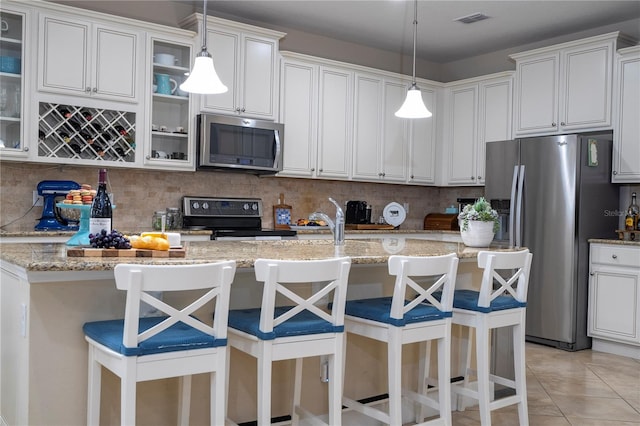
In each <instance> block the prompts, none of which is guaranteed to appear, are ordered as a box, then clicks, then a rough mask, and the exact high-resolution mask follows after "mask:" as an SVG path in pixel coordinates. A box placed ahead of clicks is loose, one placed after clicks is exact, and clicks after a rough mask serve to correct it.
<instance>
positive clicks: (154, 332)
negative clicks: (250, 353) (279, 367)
mask: <svg viewBox="0 0 640 426" xmlns="http://www.w3.org/2000/svg"><path fill="white" fill-rule="evenodd" d="M235 271H236V264H235V262H234V261H226V262H219V263H213V264H202V265H134V264H119V265H116V267H115V270H114V274H115V280H116V287H117V288H118V289H119V290H126V291H127V298H126V307H125V316H124V319H116V320H108V321H96V322H88V323H85V324H84V326H83V330H84V333H85V339H86V340H87V342H89V389H88V393H89V394H88V401H87V424H89V425H97V424H99V421H100V382H101V374H102V367H105V368H107V369H109V370H111V371H112V372H113V373H114V374H116V375H117V376H118V377H120V389H121V395H120V410H121V413H120V419H121V421H120V422H121V424H122V425H134V424H136V385H137V382H143V381H147V380H156V379H164V378H169V377H180V378H181V379H180V393H181V395H180V401H179V404H178V407H179V408H178V417H179V419H178V420H179V422H180V424H183V425H188V424H189V409H190V395H191V375H192V374H199V373H207V372H208V373H211V379H210V380H211V383H210V386H211V424H212V425H223V424H224V421H225V417H226V383H225V378H226V366H227V352H228V348H227V346H226V345H227V315H228V311H229V293H230V286H231V282H232V281H233V278H234V276H235ZM185 290H200V291H199V292H198V294H197V295H196V296H194V297H193V299H194V301H193V302H192V303H189V304H187V305H186V307H185V308H183V309H176V308H174V307H173V306H171V305H169V304H167V303H165V302H163V301H162V300H159V299H158V298H156V297H154V295H157V294H158V293H154V292H165V293H166V292H172V291H185ZM203 290H204V291H206V293H205V294H204V295H201V294H202V291H203ZM165 299H166V297H165ZM141 302H145V303H147V304H149V305H151V306H152V307H154V308H156V309H158V310H159V311H161V312H162V313H166V314H167V315H166V316H157V317H146V318H139V316H140V315H139V313H140V304H141ZM211 305H213V307H214V308H215V310H214V315H215V316H214V317H213V320H212V321H208V323H204V322H202V321H200V320H198V319H197V318H196V317H195V316H193V315H194V312H196V311H197V310H199V309H201V308H203V307H205V306H211ZM209 312H211V311H209ZM207 317H208V318H211V316H210V314H209V315H207Z"/></svg>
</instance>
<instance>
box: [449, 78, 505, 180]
mask: <svg viewBox="0 0 640 426" xmlns="http://www.w3.org/2000/svg"><path fill="white" fill-rule="evenodd" d="M512 85H513V76H512V73H509V72H506V73H500V74H494V75H491V76H484V77H481V78H475V79H468V80H464V81H462V82H456V83H453V84H451V85H449V86H448V87H447V89H446V90H445V105H446V107H445V109H446V116H445V138H444V140H445V144H444V145H445V146H444V149H443V153H444V156H445V161H444V162H443V163H444V167H443V170H442V172H443V173H444V184H446V185H465V186H474V185H484V177H485V176H484V169H485V161H486V159H485V144H486V143H487V142H491V141H498V140H508V139H511V111H512Z"/></svg>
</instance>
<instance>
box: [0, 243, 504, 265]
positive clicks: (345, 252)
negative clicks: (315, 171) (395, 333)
mask: <svg viewBox="0 0 640 426" xmlns="http://www.w3.org/2000/svg"><path fill="white" fill-rule="evenodd" d="M185 249H186V257H184V258H159V257H158V258H152V257H139V258H134V257H111V258H101V257H67V252H66V251H67V246H66V245H65V244H62V243H57V244H47V243H4V244H2V245H0V260H2V261H3V262H8V263H10V264H13V265H16V266H18V267H20V268H23V269H25V270H26V271H27V272H60V271H108V270H112V269H113V268H114V267H115V265H117V264H118V263H124V262H127V263H141V264H158V265H159V264H165V265H166V264H173V265H177V264H193V263H206V262H213V261H221V260H235V261H236V262H237V266H238V268H251V267H253V263H254V261H255V260H256V259H258V258H272V259H292V260H308V259H325V258H330V257H335V256H348V257H350V258H351V261H352V263H353V264H379V263H386V262H387V260H388V258H389V256H390V255H392V254H399V255H409V256H437V255H445V254H449V253H456V254H457V255H458V257H459V258H461V259H464V258H469V259H473V258H475V257H477V254H478V252H479V251H481V250H486V248H484V249H480V248H471V247H467V246H465V245H464V244H462V243H455V242H442V241H429V240H419V239H404V238H394V237H389V238H374V239H350V240H346V242H345V245H344V246H342V247H339V248H338V249H336V247H335V246H334V245H333V241H331V240H280V241H198V242H195V241H191V242H186V243H185ZM490 250H496V251H515V249H513V248H509V247H508V246H506V245H503V246H501V245H494V244H492V246H491V248H490Z"/></svg>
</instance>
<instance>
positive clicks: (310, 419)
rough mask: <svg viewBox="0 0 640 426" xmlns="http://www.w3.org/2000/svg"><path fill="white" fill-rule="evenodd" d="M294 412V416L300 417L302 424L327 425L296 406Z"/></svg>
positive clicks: (309, 412) (304, 409)
mask: <svg viewBox="0 0 640 426" xmlns="http://www.w3.org/2000/svg"><path fill="white" fill-rule="evenodd" d="M295 410H296V414H297V415H299V416H300V420H302V419H304V424H309V425H312V426H316V425H317V426H327V423H325V422H323V421H322V420H320V418H318V416H317V415H315V414H313V413H312V412H311V411H309V410H307V409H306V408H303V407H301V406H299V405H296V406H295Z"/></svg>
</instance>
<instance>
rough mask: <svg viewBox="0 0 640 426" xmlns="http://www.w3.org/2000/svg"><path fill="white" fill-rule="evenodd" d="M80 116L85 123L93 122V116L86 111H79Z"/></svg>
mask: <svg viewBox="0 0 640 426" xmlns="http://www.w3.org/2000/svg"><path fill="white" fill-rule="evenodd" d="M80 115H82V116H83V117H84V119H85V120H87V121H91V120H93V115H92V114H91V112H89V111H87V110H86V109H83V110H82V111H80Z"/></svg>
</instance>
